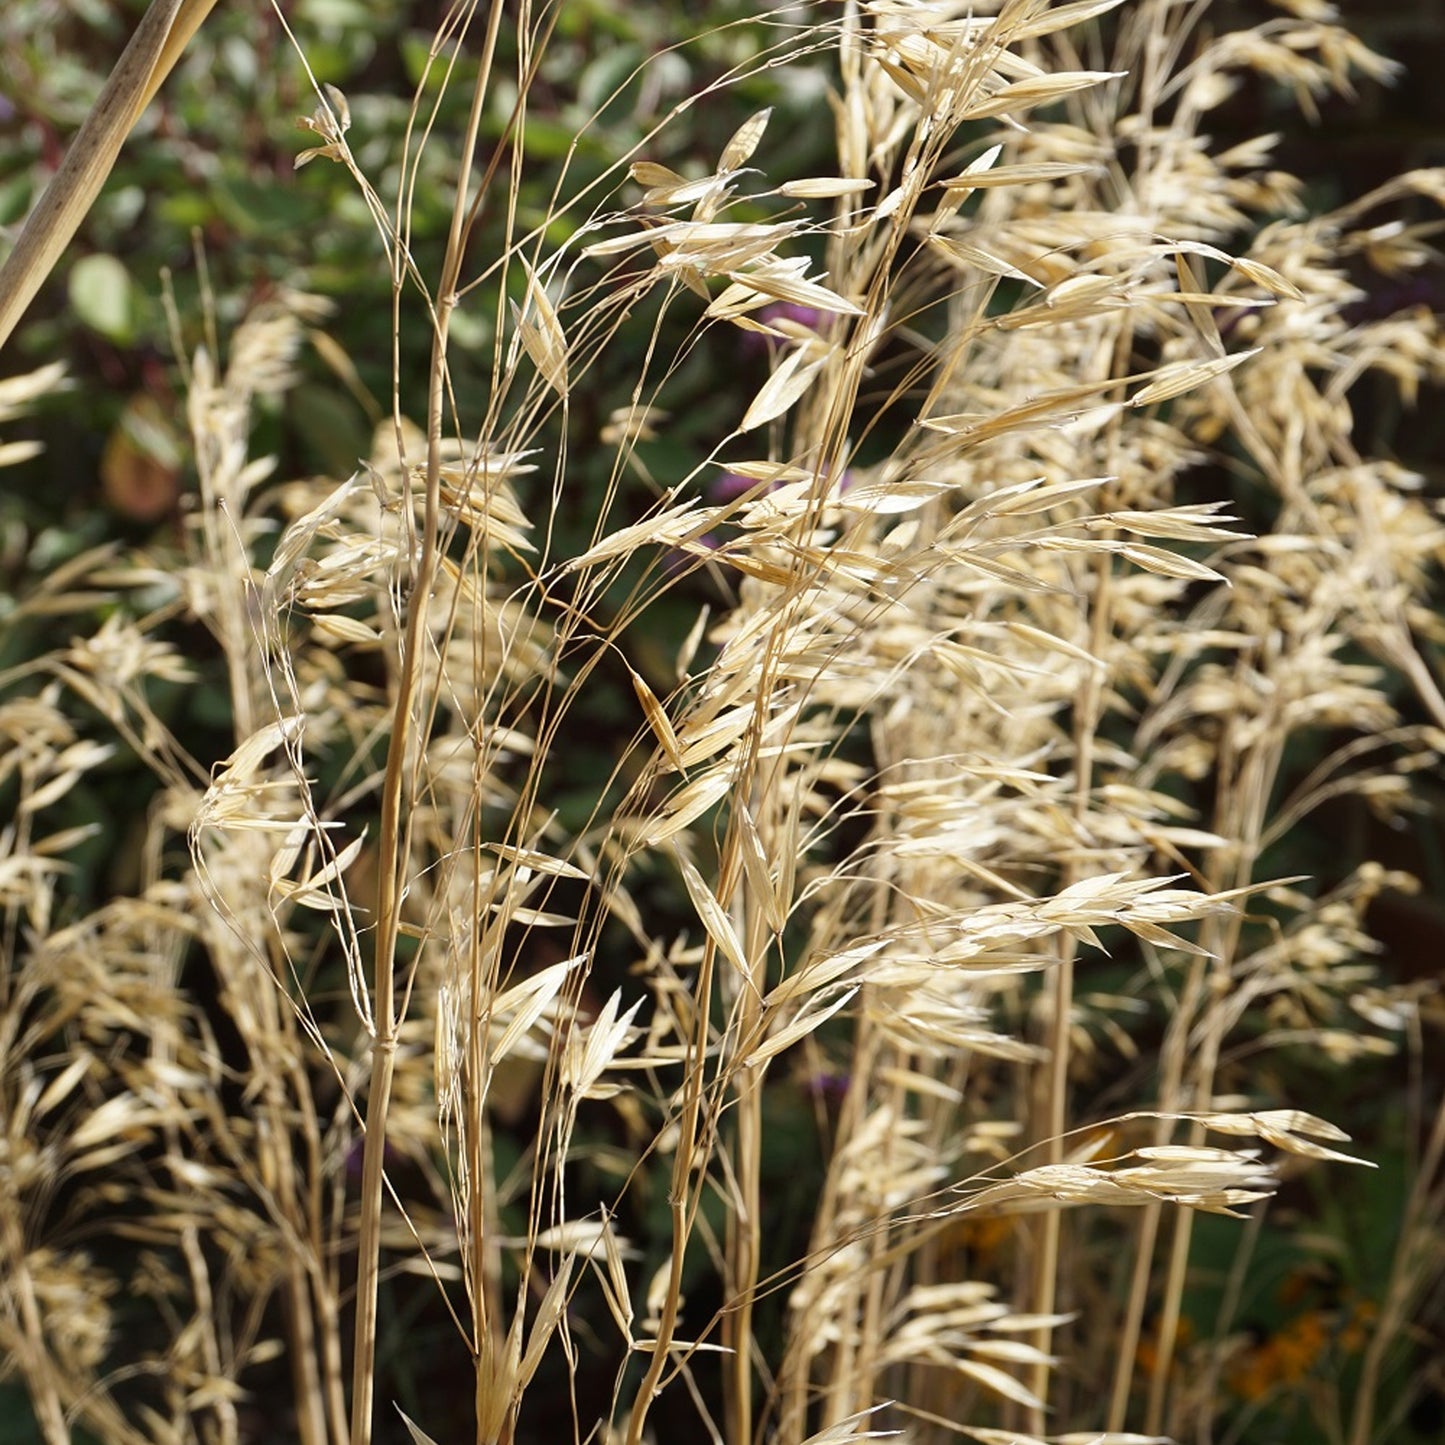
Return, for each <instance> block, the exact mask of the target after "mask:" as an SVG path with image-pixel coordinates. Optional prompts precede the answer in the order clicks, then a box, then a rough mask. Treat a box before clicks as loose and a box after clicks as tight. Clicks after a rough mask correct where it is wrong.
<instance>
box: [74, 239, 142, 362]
mask: <svg viewBox="0 0 1445 1445" xmlns="http://www.w3.org/2000/svg"><path fill="white" fill-rule="evenodd" d="M70 304H71V305H72V306H74V307H75V314H76V315H77V316H79V317H80V319H81V320H82V321H83V322H84V323H85V324H86V325H87V326H89V327H90V328H91V330H92V331H98V332H100V334H101V335H102V336H104V337H106V338H108V339H109V340H111V341H114V342H118V343H120V344H121V345H125V344H126V343H128V342H130V341H131V340H132V339H133V338H134V336H135V305H134V295H133V285H132V282H131V279H130V272H129V271H127V270H126V269H125V266H124V265H123V264H122V263H121V262H120V261H119V260H118V259H117V258H116V257H114V256H109V255H106V254H105V253H104V252H101V253H99V254H97V255H94V256H83V257H82V258H81V259H80V260H79V261H77V262H76V263H75V265H74V266H72V267H71V268H70Z"/></svg>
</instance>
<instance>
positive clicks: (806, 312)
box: [743, 301, 824, 356]
mask: <svg viewBox="0 0 1445 1445" xmlns="http://www.w3.org/2000/svg"><path fill="white" fill-rule="evenodd" d="M752 319H753V320H754V321H757V322H760V323H761V324H762V325H764V326H777V325H778V323H779V322H787V323H790V324H791V325H793V326H802V327H805V328H806V329H807V330H809V331H817V330H819V328H820V327H821V326H822V325H823V321H824V316H823V313H822V312H821V311H819V310H818V308H817V307H816V306H803V305H801V304H800V303H798V302H796V301H770V302H769V303H768V304H767V305H766V306H763V307H761V308H760V309H759V310H757V311H754V312H753V314H752ZM782 329H784V330H786V329H787V328H786V327H783V328H782ZM771 344H772V338H771V337H769V336H764V335H763V333H762V332H761V331H744V332H743V350H744V351H746V352H749V353H750V354H752V355H753V356H761V355H763V354H765V353H766V352H767V349H768V347H769V346H770V345H771Z"/></svg>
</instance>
